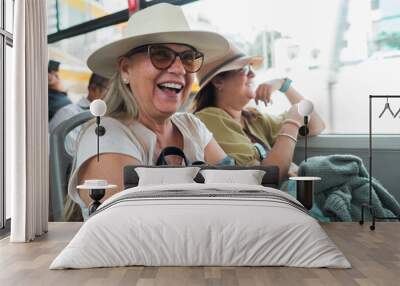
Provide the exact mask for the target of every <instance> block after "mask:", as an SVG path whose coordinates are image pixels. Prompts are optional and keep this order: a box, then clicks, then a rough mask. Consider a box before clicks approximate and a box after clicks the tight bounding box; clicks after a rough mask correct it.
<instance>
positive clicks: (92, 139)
mask: <svg viewBox="0 0 400 286" xmlns="http://www.w3.org/2000/svg"><path fill="white" fill-rule="evenodd" d="M171 120H172V123H173V124H174V125H175V126H176V127H177V128H178V130H179V131H180V132H181V134H182V136H183V152H184V153H185V155H186V157H187V158H188V159H189V160H190V161H204V149H205V147H206V146H207V145H208V143H209V142H210V140H211V139H212V138H213V135H212V133H211V132H210V131H209V130H208V129H207V127H206V126H205V125H204V123H203V122H201V121H200V119H198V118H197V117H195V116H194V115H193V114H191V113H186V112H185V113H175V114H174V115H172V116H171ZM101 125H102V126H104V127H105V129H106V133H105V134H104V135H103V136H101V137H100V144H99V145H100V147H99V150H100V151H99V152H100V154H101V153H119V154H124V155H128V156H130V157H132V158H134V159H136V160H137V161H139V162H140V164H143V165H155V163H156V160H157V157H156V154H155V149H156V141H157V137H156V134H155V133H154V132H153V131H151V130H150V129H148V128H147V127H145V126H144V125H143V124H141V123H139V122H137V121H135V122H134V123H132V124H130V125H129V126H127V125H124V124H123V123H121V122H120V121H118V120H116V119H114V118H111V117H103V118H102V120H101ZM95 129H96V124H94V123H91V125H90V126H88V127H87V128H83V131H82V132H81V134H80V135H79V139H78V145H77V153H76V156H75V159H74V164H73V167H72V171H71V176H70V180H69V183H68V194H69V195H70V197H71V198H72V199H73V200H74V201H75V202H77V203H78V204H79V205H80V206H81V208H82V210H84V209H85V208H86V207H85V204H84V203H83V201H82V200H81V199H80V197H79V195H78V192H77V190H76V186H77V185H78V171H79V169H80V168H81V166H82V165H83V164H84V163H85V162H86V161H87V160H88V159H90V158H92V157H94V156H96V155H97V135H96V133H95ZM99 179H101V178H99ZM84 216H85V214H84Z"/></svg>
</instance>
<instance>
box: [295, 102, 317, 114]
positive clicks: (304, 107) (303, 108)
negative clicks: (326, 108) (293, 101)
mask: <svg viewBox="0 0 400 286" xmlns="http://www.w3.org/2000/svg"><path fill="white" fill-rule="evenodd" d="M313 110H314V105H313V103H312V102H311V101H309V100H307V99H303V100H302V101H300V102H299V105H298V111H299V114H300V115H301V116H309V115H310V114H311V113H312V112H313Z"/></svg>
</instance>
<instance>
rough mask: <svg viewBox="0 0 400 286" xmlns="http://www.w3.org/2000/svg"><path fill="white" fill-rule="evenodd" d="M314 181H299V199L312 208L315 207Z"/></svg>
mask: <svg viewBox="0 0 400 286" xmlns="http://www.w3.org/2000/svg"><path fill="white" fill-rule="evenodd" d="M313 192H314V181H297V182H296V193H297V200H298V201H299V202H301V203H302V204H303V205H304V207H305V208H306V209H308V210H310V209H311V208H312V207H313Z"/></svg>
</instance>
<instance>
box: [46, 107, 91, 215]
mask: <svg viewBox="0 0 400 286" xmlns="http://www.w3.org/2000/svg"><path fill="white" fill-rule="evenodd" d="M92 118H93V115H92V114H91V113H90V111H85V112H82V113H79V114H77V115H75V116H73V117H71V118H70V119H68V120H65V121H64V122H62V123H61V124H60V125H58V126H57V127H56V128H55V129H54V131H53V133H52V134H51V135H50V164H49V167H50V204H51V205H50V220H52V221H64V218H63V209H64V203H65V197H66V196H67V192H68V179H69V174H70V171H71V166H72V160H73V157H72V156H71V155H69V154H68V153H67V151H66V150H65V144H64V141H65V138H66V136H67V134H68V133H69V132H70V131H71V130H73V129H74V128H75V127H77V126H79V125H81V124H83V123H85V122H87V121H88V120H90V119H92Z"/></svg>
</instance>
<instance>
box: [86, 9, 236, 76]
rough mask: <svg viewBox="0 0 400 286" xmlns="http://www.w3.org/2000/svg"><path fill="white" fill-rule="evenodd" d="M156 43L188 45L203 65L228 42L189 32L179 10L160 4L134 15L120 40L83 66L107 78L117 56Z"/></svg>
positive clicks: (209, 34)
mask: <svg viewBox="0 0 400 286" xmlns="http://www.w3.org/2000/svg"><path fill="white" fill-rule="evenodd" d="M157 43H158V44H162V43H177V44H187V45H190V46H192V47H194V48H196V49H197V50H198V51H200V52H202V53H203V54H204V64H206V63H208V62H210V61H212V60H214V59H216V58H220V57H222V56H224V55H225V54H226V53H227V52H228V50H229V43H228V41H227V40H225V38H224V37H222V36H221V35H219V34H217V33H214V32H206V31H193V30H191V29H190V27H189V24H188V23H187V20H186V17H185V15H184V13H183V11H182V8H181V7H180V6H175V5H171V4H167V3H161V4H157V5H153V6H151V7H149V8H146V9H143V10H140V11H138V12H136V13H134V14H133V15H132V16H131V17H130V19H129V21H128V24H127V27H126V29H125V30H124V32H123V37H122V39H120V40H117V41H114V42H112V43H109V44H107V45H105V46H104V47H102V48H100V49H98V50H96V51H95V52H94V53H92V54H91V55H90V56H89V58H88V60H87V64H88V66H89V68H90V69H91V70H92V71H93V72H94V73H97V74H99V75H101V76H104V77H107V78H110V77H111V76H112V75H113V74H114V73H115V72H116V71H117V61H118V58H119V57H120V56H122V55H124V54H126V53H127V52H128V51H130V50H131V49H133V48H136V47H139V46H143V45H148V44H157Z"/></svg>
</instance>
